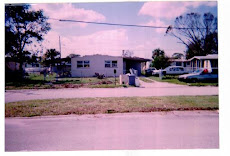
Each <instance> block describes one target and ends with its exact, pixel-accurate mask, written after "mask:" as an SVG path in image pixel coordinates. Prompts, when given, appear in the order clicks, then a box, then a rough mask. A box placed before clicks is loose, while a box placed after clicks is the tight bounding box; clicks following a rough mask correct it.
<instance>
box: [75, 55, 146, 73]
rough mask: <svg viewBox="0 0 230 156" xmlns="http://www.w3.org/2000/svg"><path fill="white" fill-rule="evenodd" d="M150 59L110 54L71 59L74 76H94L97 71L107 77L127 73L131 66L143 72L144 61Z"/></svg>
mask: <svg viewBox="0 0 230 156" xmlns="http://www.w3.org/2000/svg"><path fill="white" fill-rule="evenodd" d="M147 61H150V59H144V58H139V57H122V56H108V55H99V54H97V55H86V56H82V57H74V58H72V59H71V74H72V77H92V76H94V75H95V73H99V74H104V75H105V76H106V77H112V76H114V75H115V74H114V70H116V76H119V75H120V74H126V73H127V72H129V69H130V68H133V69H135V70H137V71H138V75H140V74H141V70H142V66H143V63H146V62H147Z"/></svg>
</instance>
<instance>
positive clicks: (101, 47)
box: [43, 29, 129, 57]
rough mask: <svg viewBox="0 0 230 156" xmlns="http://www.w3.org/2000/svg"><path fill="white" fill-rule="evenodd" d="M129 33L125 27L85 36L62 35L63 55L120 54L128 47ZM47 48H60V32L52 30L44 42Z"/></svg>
mask: <svg viewBox="0 0 230 156" xmlns="http://www.w3.org/2000/svg"><path fill="white" fill-rule="evenodd" d="M128 42H129V39H128V34H127V31H126V30H125V29H114V30H105V31H98V32H95V33H92V34H90V35H84V36H68V35H66V36H61V45H62V46H61V49H62V57H65V56H67V55H69V54H71V53H75V54H80V55H86V54H107V55H115V56H118V55H119V56H120V55H121V51H122V49H123V48H128ZM43 47H44V52H45V51H46V49H50V48H55V49H57V50H59V33H57V32H54V31H50V32H49V33H48V34H47V35H46V36H45V40H44V42H43Z"/></svg>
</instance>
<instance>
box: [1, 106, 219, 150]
mask: <svg viewBox="0 0 230 156" xmlns="http://www.w3.org/2000/svg"><path fill="white" fill-rule="evenodd" d="M5 130H6V131H5V138H6V140H5V149H6V151H56V150H73V151H74V150H118V149H119V150H134V149H194V148H205V149H209V148H219V114H218V112H215V111H191V112H190V111H186V112H182V111H181V112H154V113H127V114H126V113H124V114H109V115H108V114H107V115H105V114H98V115H81V116H77V115H70V116H55V117H32V118H6V120H5Z"/></svg>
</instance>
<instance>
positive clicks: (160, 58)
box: [152, 48, 170, 69]
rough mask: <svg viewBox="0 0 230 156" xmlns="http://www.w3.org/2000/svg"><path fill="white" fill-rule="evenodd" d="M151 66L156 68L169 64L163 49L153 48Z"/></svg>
mask: <svg viewBox="0 0 230 156" xmlns="http://www.w3.org/2000/svg"><path fill="white" fill-rule="evenodd" d="M152 58H153V62H152V66H153V67H155V68H157V69H161V68H162V69H164V68H166V67H168V66H169V65H170V63H169V58H168V57H167V56H166V55H165V52H164V50H161V49H159V48H158V49H155V50H154V51H153V52H152Z"/></svg>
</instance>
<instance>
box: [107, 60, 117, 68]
mask: <svg viewBox="0 0 230 156" xmlns="http://www.w3.org/2000/svg"><path fill="white" fill-rule="evenodd" d="M111 67H112V68H117V61H115V60H113V61H105V68H111Z"/></svg>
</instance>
